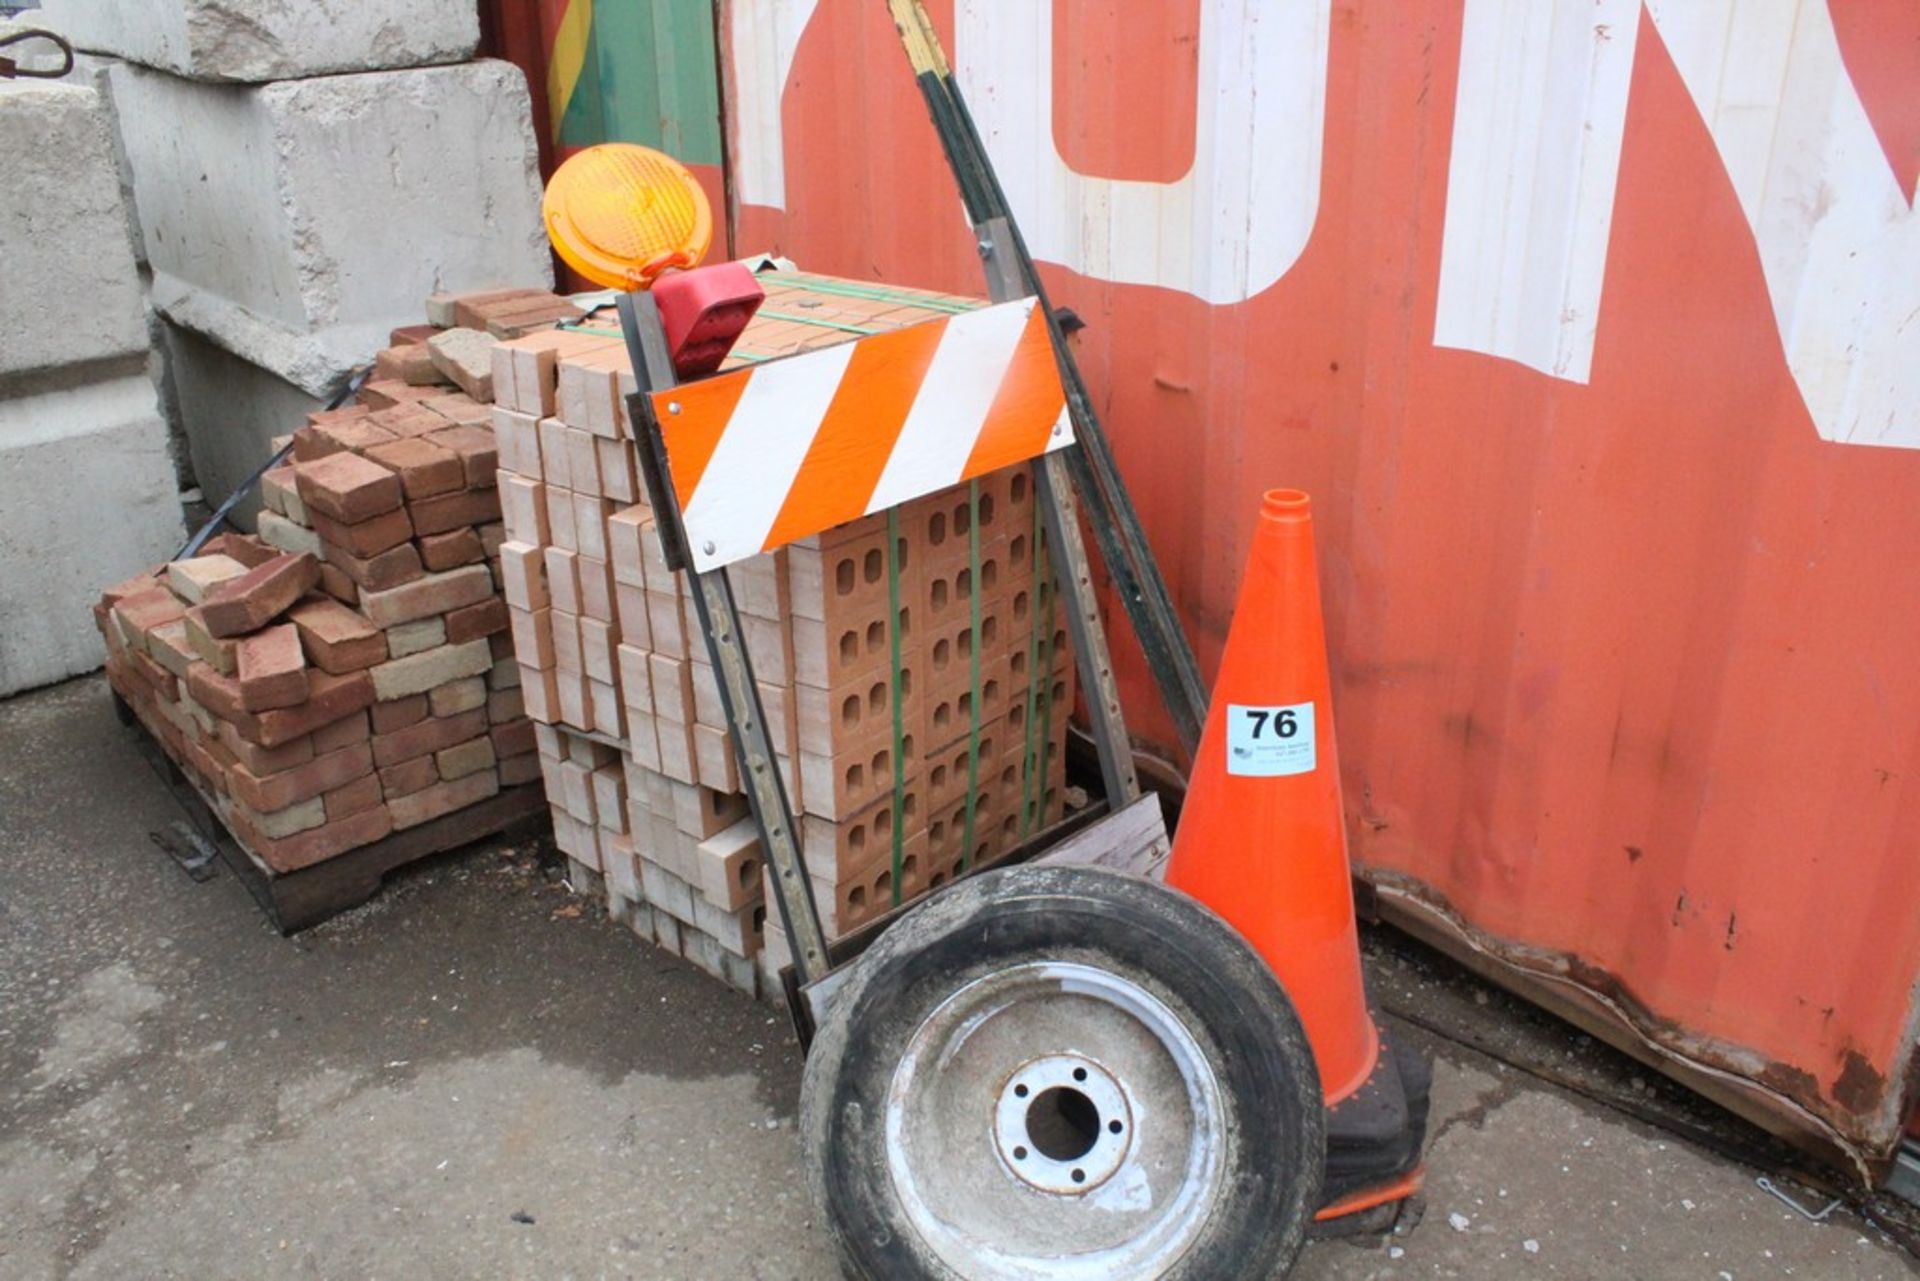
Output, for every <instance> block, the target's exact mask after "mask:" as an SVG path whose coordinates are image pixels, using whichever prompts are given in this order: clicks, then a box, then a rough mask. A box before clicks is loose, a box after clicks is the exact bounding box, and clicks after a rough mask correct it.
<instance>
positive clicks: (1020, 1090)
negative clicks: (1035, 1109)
mask: <svg viewBox="0 0 1920 1281" xmlns="http://www.w3.org/2000/svg"><path fill="white" fill-rule="evenodd" d="M1013 1097H1015V1098H1016V1099H1024V1098H1026V1097H1027V1087H1026V1086H1024V1085H1016V1086H1014V1087H1013Z"/></svg>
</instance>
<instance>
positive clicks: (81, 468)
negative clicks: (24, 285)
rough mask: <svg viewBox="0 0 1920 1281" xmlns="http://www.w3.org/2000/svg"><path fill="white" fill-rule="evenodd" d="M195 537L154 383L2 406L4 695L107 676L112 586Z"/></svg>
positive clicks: (0, 629) (112, 384)
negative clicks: (105, 608)
mask: <svg viewBox="0 0 1920 1281" xmlns="http://www.w3.org/2000/svg"><path fill="white" fill-rule="evenodd" d="M4 305H5V304H0V306H4ZM13 336H14V337H16V338H17V337H18V336H19V332H18V331H15V332H14V335H13ZM76 512H79V513H82V514H86V513H92V514H93V515H94V516H96V517H97V518H96V519H75V514H76ZM185 537H186V535H185V531H184V529H183V528H182V526H181V521H180V505H179V499H178V495H177V494H176V492H175V490H174V480H173V464H172V463H171V461H169V459H168V458H167V448H166V427H165V426H164V425H163V424H162V423H161V421H160V418H159V415H158V414H157V413H156V412H155V409H154V395H153V384H152V383H150V382H148V381H147V377H146V375H145V374H144V373H135V374H132V375H131V376H128V377H124V378H115V379H111V380H108V381H106V382H98V383H89V384H86V385H84V386H80V387H74V388H70V389H68V390H64V391H48V392H44V393H42V394H39V395H34V396H19V397H15V398H13V399H9V400H0V619H5V620H6V623H5V625H4V626H0V694H11V693H13V692H14V691H16V690H21V689H28V688H31V687H33V686H35V685H45V684H49V683H51V682H53V681H58V680H64V679H66V678H67V677H69V676H75V675H78V674H79V673H81V672H88V671H92V670H93V669H94V668H96V667H98V666H99V665H100V663H101V660H102V658H103V657H104V655H103V653H102V650H101V640H100V633H99V631H98V630H97V629H96V628H95V627H94V625H93V619H92V618H91V616H90V615H89V612H88V611H89V608H90V607H91V606H92V605H93V603H94V601H95V600H96V599H97V598H98V596H99V593H100V589H101V587H102V586H104V585H105V584H107V583H114V582H118V581H120V580H121V579H124V578H127V577H130V576H131V575H133V574H135V573H138V572H139V571H140V570H142V569H145V568H147V567H149V566H151V565H154V564H157V563H158V562H160V561H163V560H166V559H167V558H168V557H170V556H172V555H173V553H174V552H175V551H177V550H178V549H179V546H180V544H181V542H182V541H183V540H184V539H185Z"/></svg>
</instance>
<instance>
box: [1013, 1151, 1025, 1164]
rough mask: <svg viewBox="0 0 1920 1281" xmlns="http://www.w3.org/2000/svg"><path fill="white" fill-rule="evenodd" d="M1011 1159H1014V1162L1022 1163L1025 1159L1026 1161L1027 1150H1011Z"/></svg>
mask: <svg viewBox="0 0 1920 1281" xmlns="http://www.w3.org/2000/svg"><path fill="white" fill-rule="evenodd" d="M1013 1159H1014V1160H1016V1161H1024V1160H1026V1159H1027V1150H1026V1149H1025V1148H1015V1149H1014V1150H1013Z"/></svg>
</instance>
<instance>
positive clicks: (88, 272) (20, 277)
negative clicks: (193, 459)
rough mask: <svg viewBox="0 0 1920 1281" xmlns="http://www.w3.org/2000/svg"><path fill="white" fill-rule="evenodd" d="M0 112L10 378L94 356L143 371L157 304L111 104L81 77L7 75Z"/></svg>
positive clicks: (0, 227)
mask: <svg viewBox="0 0 1920 1281" xmlns="http://www.w3.org/2000/svg"><path fill="white" fill-rule="evenodd" d="M0 117H3V118H4V119H5V120H6V128H5V129H4V130H0V172H5V174H6V175H7V179H6V181H5V182H3V183H0V244H4V245H7V246H10V251H9V253H8V254H7V268H6V270H7V284H6V288H5V289H0V333H4V334H6V335H7V340H6V342H4V343H0V378H4V377H7V376H9V375H15V374H22V373H32V372H35V371H40V370H47V369H52V368H54V367H57V366H61V365H73V364H80V363H84V362H93V361H116V362H122V363H124V365H125V368H124V369H115V370H113V371H112V372H118V373H131V372H135V371H138V370H143V369H144V368H145V361H146V350H147V319H146V306H145V304H144V303H143V302H142V301H141V298H140V279H139V275H138V273H137V271H136V269H135V267H134V260H133V246H132V244H131V242H130V241H129V240H128V238H127V211H126V205H125V203H124V202H123V201H122V199H121V194H120V176H119V169H118V167H117V166H116V164H115V162H114V154H113V138H112V131H111V129H110V127H109V122H108V111H107V105H106V102H105V100H104V99H103V98H102V97H101V96H100V95H99V94H98V93H96V92H94V91H93V90H92V89H88V88H85V87H83V86H81V85H76V84H62V83H57V82H47V81H0ZM149 400H151V397H149Z"/></svg>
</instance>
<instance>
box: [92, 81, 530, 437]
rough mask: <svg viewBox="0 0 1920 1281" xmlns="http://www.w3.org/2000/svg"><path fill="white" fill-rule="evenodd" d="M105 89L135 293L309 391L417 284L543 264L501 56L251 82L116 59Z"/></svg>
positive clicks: (525, 274)
mask: <svg viewBox="0 0 1920 1281" xmlns="http://www.w3.org/2000/svg"><path fill="white" fill-rule="evenodd" d="M113 86H114V101H115V105H116V107H117V109H118V111H119V123H120V133H121V137H122V138H123V140H124V141H125V144H126V151H127V159H128V162H129V164H130V166H131V168H132V171H133V182H134V192H135V199H136V205H137V207H138V212H139V215H140V222H141V227H142V231H143V234H144V237H145V240H146V245H147V254H148V259H149V261H150V263H151V264H152V268H153V293H152V298H153V303H154V306H155V307H156V308H158V309H159V310H160V311H161V313H162V314H164V315H165V316H166V317H167V318H168V319H170V320H172V321H173V322H174V323H176V324H179V325H182V326H185V327H187V328H189V329H192V330H194V331H196V332H198V333H201V334H204V335H206V336H207V337H209V338H211V339H212V340H213V341H215V342H217V343H218V344H220V345H221V346H222V347H224V348H226V349H227V350H228V351H231V352H233V353H235V354H237V355H239V356H242V357H244V358H245V359H246V360H248V361H250V362H252V363H253V364H255V365H257V366H259V367H260V368H262V369H265V370H269V371H271V372H273V373H274V374H277V375H278V376H279V377H281V378H282V379H284V380H286V381H287V382H288V383H290V384H292V385H293V386H295V387H298V388H300V389H301V390H304V391H306V392H308V393H309V394H311V395H314V396H321V395H324V394H326V392H327V391H328V390H329V389H330V388H331V387H332V386H333V385H334V384H335V383H336V382H337V380H338V379H339V377H340V376H341V375H342V374H343V373H344V372H345V371H346V370H348V369H350V368H352V367H353V366H355V365H356V364H359V363H360V362H362V361H365V360H366V359H368V358H369V357H370V356H371V355H372V353H374V352H376V351H378V350H379V349H380V348H382V347H384V346H385V345H386V340H387V337H388V335H389V332H390V331H391V330H392V329H394V328H395V327H398V326H403V325H408V324H413V323H416V322H417V321H418V320H419V318H420V312H421V300H422V299H424V298H425V297H426V296H427V295H428V294H430V293H432V292H434V291H435V290H436V289H439V288H444V287H449V286H464V285H482V284H492V283H497V282H500V281H516V282H525V283H535V282H537V283H541V284H545V283H547V282H548V281H549V280H550V279H551V259H550V258H549V256H548V253H547V246H546V240H545V235H544V232H543V231H542V228H541V222H540V210H539V201H540V178H539V172H538V155H537V151H536V148H535V145H534V137H533V128H532V123H531V120H532V117H531V104H530V100H529V98H528V96H527V85H526V78H525V77H524V76H523V75H522V74H521V73H520V71H519V70H518V68H515V67H513V66H511V65H510V64H508V63H504V62H493V61H481V62H471V63H464V64H461V65H458V66H451V67H428V68H421V69H417V70H410V71H377V72H368V73H365V74H360V75H339V76H324V77H321V78H318V79H311V80H290V81H283V82H280V83H276V84H268V85H263V86H261V87H259V88H226V87H219V86H212V85H205V84H196V83H194V82H192V81H187V80H181V79H178V78H176V77H173V76H169V75H164V74H161V73H159V72H155V71H150V70H147V69H145V68H141V67H135V66H129V65H122V66H120V67H118V68H116V69H115V71H114V73H113ZM402 228H404V229H405V231H406V234H404V235H396V234H395V232H396V229H402ZM183 400H184V397H183ZM183 408H186V406H185V405H184V404H183ZM189 421H191V419H189ZM284 422H285V420H281V423H282V424H284Z"/></svg>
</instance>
